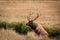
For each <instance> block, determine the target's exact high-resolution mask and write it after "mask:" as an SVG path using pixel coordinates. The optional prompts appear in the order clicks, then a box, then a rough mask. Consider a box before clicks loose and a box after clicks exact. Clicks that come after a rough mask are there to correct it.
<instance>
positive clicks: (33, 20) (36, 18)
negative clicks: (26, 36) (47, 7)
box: [32, 13, 39, 21]
mask: <svg viewBox="0 0 60 40" xmlns="http://www.w3.org/2000/svg"><path fill="white" fill-rule="evenodd" d="M38 17H39V14H38V13H37V16H36V17H35V18H34V19H33V20H32V21H34V20H36V19H37V18H38Z"/></svg>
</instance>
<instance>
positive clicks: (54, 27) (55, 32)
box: [42, 23, 60, 37]
mask: <svg viewBox="0 0 60 40" xmlns="http://www.w3.org/2000/svg"><path fill="white" fill-rule="evenodd" d="M42 25H43V27H44V28H45V30H46V31H47V32H48V33H49V37H55V36H59V35H60V28H59V26H60V24H59V23H56V24H55V23H50V24H49V23H47V24H42Z"/></svg>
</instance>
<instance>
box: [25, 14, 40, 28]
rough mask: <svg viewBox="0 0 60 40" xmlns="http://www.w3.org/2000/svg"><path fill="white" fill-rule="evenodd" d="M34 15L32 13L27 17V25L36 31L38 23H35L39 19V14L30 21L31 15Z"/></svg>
mask: <svg viewBox="0 0 60 40" xmlns="http://www.w3.org/2000/svg"><path fill="white" fill-rule="evenodd" d="M32 14H33V13H30V14H29V16H27V20H28V23H27V24H26V25H28V26H30V27H31V28H32V29H36V27H37V23H34V21H35V20H36V19H37V18H38V17H39V14H38V13H37V16H36V17H35V18H34V19H32V20H31V19H30V17H31V15H32Z"/></svg>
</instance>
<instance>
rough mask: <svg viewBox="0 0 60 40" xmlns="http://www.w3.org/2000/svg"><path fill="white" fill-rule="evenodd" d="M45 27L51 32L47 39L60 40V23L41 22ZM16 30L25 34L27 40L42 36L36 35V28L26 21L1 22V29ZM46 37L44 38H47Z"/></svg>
mask: <svg viewBox="0 0 60 40" xmlns="http://www.w3.org/2000/svg"><path fill="white" fill-rule="evenodd" d="M41 24H42V26H43V27H44V29H45V30H46V31H47V32H48V33H49V37H48V38H47V40H60V24H59V23H51V24H50V23H41ZM2 28H4V30H6V29H9V30H14V31H15V32H16V33H18V34H19V35H25V36H26V38H27V40H40V39H41V37H39V36H36V34H35V33H34V30H33V29H31V27H29V26H27V25H26V23H25V22H11V23H8V22H0V29H2ZM45 39H46V38H44V39H42V40H45Z"/></svg>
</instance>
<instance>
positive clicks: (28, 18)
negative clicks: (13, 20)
mask: <svg viewBox="0 0 60 40" xmlns="http://www.w3.org/2000/svg"><path fill="white" fill-rule="evenodd" d="M31 15H32V13H30V14H29V16H27V20H28V21H30V16H31Z"/></svg>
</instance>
